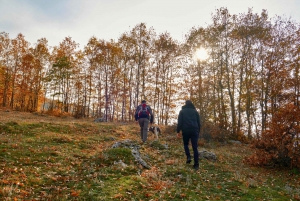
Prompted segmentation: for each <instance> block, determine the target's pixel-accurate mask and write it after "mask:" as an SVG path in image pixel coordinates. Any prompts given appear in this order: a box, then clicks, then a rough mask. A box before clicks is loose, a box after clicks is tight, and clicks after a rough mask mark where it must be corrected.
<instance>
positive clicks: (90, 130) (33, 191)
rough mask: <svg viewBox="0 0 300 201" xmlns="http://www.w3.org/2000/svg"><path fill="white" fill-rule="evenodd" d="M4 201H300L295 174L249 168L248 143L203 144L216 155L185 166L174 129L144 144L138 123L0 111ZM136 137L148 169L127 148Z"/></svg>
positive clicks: (164, 129)
mask: <svg viewBox="0 0 300 201" xmlns="http://www.w3.org/2000/svg"><path fill="white" fill-rule="evenodd" d="M0 121H1V123H0V200H299V197H300V188H299V186H300V185H299V183H300V177H299V174H298V173H297V172H296V171H295V172H292V171H286V170H280V171H279V170H276V169H263V168H255V167H249V166H247V165H244V164H243V162H242V160H243V157H244V156H246V155H249V154H250V153H251V150H249V148H248V146H246V145H233V144H227V145H220V144H218V143H205V144H204V143H202V144H201V146H200V147H199V150H202V149H206V150H208V151H210V152H213V153H215V154H216V155H217V158H218V160H217V161H216V162H213V161H209V160H205V159H202V160H201V164H200V170H199V171H194V170H193V169H192V165H186V164H185V156H184V152H183V147H182V142H181V139H177V138H176V135H175V133H174V128H170V127H161V128H162V135H160V136H159V140H156V139H155V136H154V135H152V134H150V133H149V140H148V143H147V144H145V145H141V144H140V139H139V137H138V136H139V135H138V133H139V127H138V125H137V124H125V123H123V124H121V123H119V124H113V123H94V122H92V121H91V120H90V121H88V120H82V119H80V120H78V119H73V118H70V117H66V118H58V117H49V116H41V115H36V114H29V113H19V112H4V111H0ZM124 140H130V142H131V143H132V144H133V145H134V146H136V147H138V151H139V153H140V156H141V157H142V159H143V160H144V161H145V162H146V163H147V164H148V165H149V166H150V168H149V169H146V168H144V167H143V166H142V165H141V164H140V163H138V162H137V161H136V160H135V158H134V157H133V155H132V153H131V151H130V149H129V148H126V147H118V148H112V145H114V144H115V143H116V142H122V141H124Z"/></svg>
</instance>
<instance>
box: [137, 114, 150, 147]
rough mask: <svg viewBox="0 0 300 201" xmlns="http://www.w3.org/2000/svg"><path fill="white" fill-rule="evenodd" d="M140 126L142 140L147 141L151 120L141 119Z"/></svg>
mask: <svg viewBox="0 0 300 201" xmlns="http://www.w3.org/2000/svg"><path fill="white" fill-rule="evenodd" d="M139 124H140V127H141V139H142V141H143V142H146V141H147V137H148V125H149V119H148V118H140V119H139Z"/></svg>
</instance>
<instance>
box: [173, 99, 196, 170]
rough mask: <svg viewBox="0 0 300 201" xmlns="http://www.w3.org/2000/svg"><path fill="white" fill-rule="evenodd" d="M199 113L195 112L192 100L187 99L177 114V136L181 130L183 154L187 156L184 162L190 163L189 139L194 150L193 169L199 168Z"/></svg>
mask: <svg viewBox="0 0 300 201" xmlns="http://www.w3.org/2000/svg"><path fill="white" fill-rule="evenodd" d="M200 128H201V126H200V115H199V113H198V112H197V110H196V108H195V106H194V105H193V103H192V101H190V100H187V101H186V102H185V105H184V106H182V110H180V112H179V115H178V124H177V137H180V131H182V138H183V146H184V151H185V155H186V157H187V160H186V163H191V161H192V160H191V154H190V151H189V147H188V146H189V141H190V140H191V143H192V148H193V152H194V166H193V167H194V169H196V170H197V169H199V153H198V139H199V133H200Z"/></svg>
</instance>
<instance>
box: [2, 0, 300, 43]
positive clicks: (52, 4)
mask: <svg viewBox="0 0 300 201" xmlns="http://www.w3.org/2000/svg"><path fill="white" fill-rule="evenodd" d="M221 7H224V8H227V9H228V11H229V13H230V14H237V15H238V14H240V13H247V12H248V9H249V8H252V9H253V12H254V13H258V14H260V13H261V11H262V10H263V9H266V10H267V11H268V14H269V17H270V18H273V17H276V16H281V17H286V18H291V19H292V20H293V21H295V22H297V23H299V22H300V12H299V9H300V0H0V32H6V33H8V34H9V37H10V38H11V39H12V38H15V37H16V36H17V34H19V33H22V34H23V35H24V36H25V39H26V40H27V41H28V42H30V44H31V45H32V46H34V44H36V42H37V40H38V39H40V38H46V39H47V40H48V44H49V45H50V46H58V45H59V43H60V42H62V41H63V40H64V38H65V37H71V38H72V39H73V40H74V41H75V42H76V43H79V44H80V46H79V48H83V47H84V46H85V45H86V44H87V43H88V40H89V39H90V38H91V37H93V36H95V37H96V38H98V39H103V40H110V39H113V40H118V38H119V37H120V36H121V34H123V33H125V32H129V31H130V30H132V29H133V28H134V27H135V26H136V25H138V24H140V23H145V24H146V26H147V28H150V27H153V28H154V30H155V32H156V33H157V34H160V33H165V32H168V33H169V34H170V35H171V37H172V38H173V39H175V40H177V41H179V42H182V41H183V40H184V35H185V34H187V33H188V32H189V31H190V30H191V28H192V27H206V25H208V24H211V23H212V20H211V15H212V14H215V13H216V9H219V8H221Z"/></svg>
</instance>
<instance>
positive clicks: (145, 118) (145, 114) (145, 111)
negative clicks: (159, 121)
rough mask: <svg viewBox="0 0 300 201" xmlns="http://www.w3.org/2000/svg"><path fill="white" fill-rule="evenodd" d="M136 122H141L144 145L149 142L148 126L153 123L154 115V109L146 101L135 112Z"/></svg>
mask: <svg viewBox="0 0 300 201" xmlns="http://www.w3.org/2000/svg"><path fill="white" fill-rule="evenodd" d="M134 117H135V120H136V121H138V122H139V125H140V127H141V131H140V133H141V139H142V141H143V143H145V142H146V141H147V137H148V125H149V121H150V124H152V123H153V114H152V109H151V107H150V106H149V105H147V103H146V101H145V100H143V101H142V103H141V104H140V105H139V106H137V108H136V111H135V115H134Z"/></svg>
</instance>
